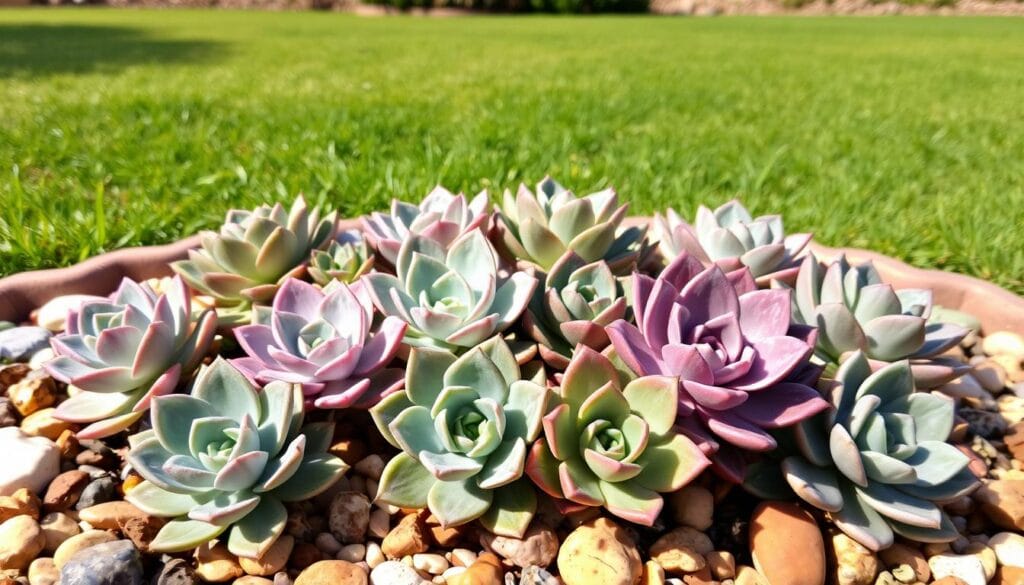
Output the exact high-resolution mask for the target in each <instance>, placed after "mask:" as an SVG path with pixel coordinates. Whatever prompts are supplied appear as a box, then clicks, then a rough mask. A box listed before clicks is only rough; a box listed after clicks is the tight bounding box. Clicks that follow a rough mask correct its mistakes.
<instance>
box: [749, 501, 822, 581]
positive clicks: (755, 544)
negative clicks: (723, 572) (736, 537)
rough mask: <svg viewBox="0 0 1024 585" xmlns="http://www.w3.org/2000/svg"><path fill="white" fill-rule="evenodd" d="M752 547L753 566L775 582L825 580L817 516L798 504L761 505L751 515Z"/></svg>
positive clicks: (776, 503) (772, 503) (774, 503)
mask: <svg viewBox="0 0 1024 585" xmlns="http://www.w3.org/2000/svg"><path fill="white" fill-rule="evenodd" d="M750 551H751V556H752V557H753V560H754V567H756V568H757V571H758V572H759V573H760V574H762V575H764V576H765V577H766V578H767V580H770V581H771V583H772V585H822V584H823V583H824V582H825V544H824V542H823V541H822V537H821V532H820V531H819V530H818V525H817V523H815V521H814V518H812V517H811V515H810V514H808V513H807V512H805V511H804V510H803V509H802V508H800V507H799V506H797V505H796V504H791V503H785V502H762V503H761V504H760V505H758V507H757V508H756V509H755V510H754V513H753V514H752V515H751V517H750ZM737 575H738V574H737ZM747 579H751V577H747Z"/></svg>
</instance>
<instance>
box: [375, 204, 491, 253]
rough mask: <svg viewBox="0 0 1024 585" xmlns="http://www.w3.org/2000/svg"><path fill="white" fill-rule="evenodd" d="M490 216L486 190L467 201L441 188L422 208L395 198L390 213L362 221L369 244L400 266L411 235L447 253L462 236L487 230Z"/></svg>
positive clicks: (377, 214)
mask: <svg viewBox="0 0 1024 585" xmlns="http://www.w3.org/2000/svg"><path fill="white" fill-rule="evenodd" d="M490 217H491V214H490V201H489V199H488V195H487V191H481V192H480V193H478V194H477V196H476V197H474V198H473V199H472V200H467V198H466V196H465V195H464V194H462V193H459V194H458V195H453V194H452V193H451V191H448V190H447V189H445V188H444V187H441V186H440V185H439V186H437V187H435V188H434V190H433V191H431V192H430V193H429V194H427V196H426V197H425V198H424V199H423V201H422V202H421V203H420V204H419V205H413V204H412V203H406V202H404V201H399V200H397V199H395V200H394V201H392V202H391V213H390V214H387V213H381V212H374V213H371V214H370V215H364V216H363V217H362V218H360V221H361V223H362V225H363V233H364V235H365V236H366V238H367V239H368V240H369V241H370V244H371V245H373V247H374V248H376V249H377V252H379V253H380V255H381V256H382V257H383V258H384V259H385V260H387V261H388V262H389V263H390V264H391V265H392V266H397V263H398V255H399V251H400V250H401V249H402V244H403V243H404V242H405V241H406V240H407V239H409V236H412V235H418V236H420V237H422V238H428V239H430V240H433V241H434V242H436V243H437V244H438V246H440V248H441V249H442V250H447V249H448V248H449V247H450V246H451V245H452V244H453V243H454V242H455V240H457V239H459V237H460V236H462V235H464V234H466V233H468V232H471V231H473V230H475V229H477V228H484V229H486V227H487V221H488V220H489V219H490Z"/></svg>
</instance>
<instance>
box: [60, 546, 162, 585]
mask: <svg viewBox="0 0 1024 585" xmlns="http://www.w3.org/2000/svg"><path fill="white" fill-rule="evenodd" d="M60 582H61V585H142V583H143V574H142V558H141V556H140V555H139V551H138V549H136V548H135V545H133V544H132V543H131V541H128V540H115V541H113V542H104V543H101V544H97V545H95V546H91V547H89V548H87V549H84V550H81V551H79V552H78V554H76V555H74V556H72V557H71V558H70V559H69V560H68V561H67V562H66V563H64V566H63V567H61V570H60Z"/></svg>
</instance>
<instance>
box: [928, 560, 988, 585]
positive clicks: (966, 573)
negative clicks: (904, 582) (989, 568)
mask: <svg viewBox="0 0 1024 585" xmlns="http://www.w3.org/2000/svg"><path fill="white" fill-rule="evenodd" d="M928 566H929V567H930V568H931V570H932V576H934V577H935V580H936V581H938V580H939V579H942V578H943V577H956V578H958V579H960V580H962V581H963V582H965V583H967V585H985V583H987V582H988V579H986V578H985V568H984V566H983V565H982V564H981V559H980V558H979V557H977V556H975V555H954V554H949V553H943V554H939V555H935V556H933V557H931V558H930V559H928Z"/></svg>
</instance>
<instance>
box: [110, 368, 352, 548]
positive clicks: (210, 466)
mask: <svg viewBox="0 0 1024 585" xmlns="http://www.w3.org/2000/svg"><path fill="white" fill-rule="evenodd" d="M302 420H303V405H302V391H301V389H300V388H299V386H298V385H295V384H287V383H284V382H272V383H270V384H268V385H267V386H266V387H265V388H263V389H262V390H260V391H257V389H256V388H255V387H253V386H252V385H251V384H250V383H249V382H248V381H247V380H246V379H245V377H244V376H242V374H241V373H240V372H238V371H237V370H236V369H235V368H234V367H232V366H231V365H230V364H229V363H228V362H226V361H224V360H222V359H217V360H216V361H214V362H213V364H211V365H210V366H209V367H207V368H205V369H204V370H202V371H201V372H200V373H199V375H198V377H197V379H196V383H195V386H194V387H193V389H192V393H191V395H184V394H176V395H172V396H162V397H160V398H157V399H155V400H154V401H153V408H152V422H153V428H152V429H150V430H148V431H145V432H143V433H140V434H138V435H135V436H133V437H132V438H131V445H132V447H131V450H130V451H129V452H128V456H127V461H128V463H129V464H130V465H131V466H132V468H133V469H134V470H135V471H137V472H138V473H139V475H141V476H142V477H143V478H144V479H145V481H143V482H141V483H140V484H139V485H137V486H135V487H134V488H132V489H131V490H129V491H128V492H127V493H126V494H125V499H126V500H128V501H129V502H131V503H132V504H134V505H135V506H136V507H138V508H139V509H140V510H142V511H143V512H145V513H147V514H151V515H154V516H162V517H167V518H171V520H170V521H169V522H167V523H166V524H165V525H164V526H163V528H161V529H160V532H159V533H157V535H156V537H155V538H154V539H153V542H152V543H150V545H149V548H150V550H152V551H155V552H179V551H185V550H189V549H192V548H195V547H196V546H199V545H201V544H203V543H205V542H208V541H209V540H211V539H213V538H216V537H218V536H220V535H221V534H222V533H224V532H225V531H227V530H228V529H229V528H230V529H231V530H230V533H229V535H228V538H227V545H228V549H229V550H230V551H231V553H232V554H234V555H237V556H240V557H248V558H259V557H261V556H262V555H263V554H264V553H265V552H266V551H267V550H268V549H269V548H270V547H271V545H273V544H274V541H276V540H277V538H278V537H279V536H280V535H281V534H282V533H283V532H284V527H285V521H286V520H287V517H288V512H287V511H286V510H285V506H284V502H298V501H302V500H306V499H309V498H311V497H313V496H315V495H317V494H319V493H321V492H323V491H324V490H326V489H328V488H329V487H330V486H331V485H332V484H333V483H334V482H335V481H337V480H338V479H339V478H340V477H341V475H342V474H343V473H344V472H345V470H346V469H347V465H345V463H344V462H343V461H342V460H341V459H339V458H337V457H335V456H334V455H331V454H329V453H328V452H327V449H328V447H330V444H331V439H332V437H333V434H334V425H333V423H312V424H308V425H306V426H303V425H302Z"/></svg>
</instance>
